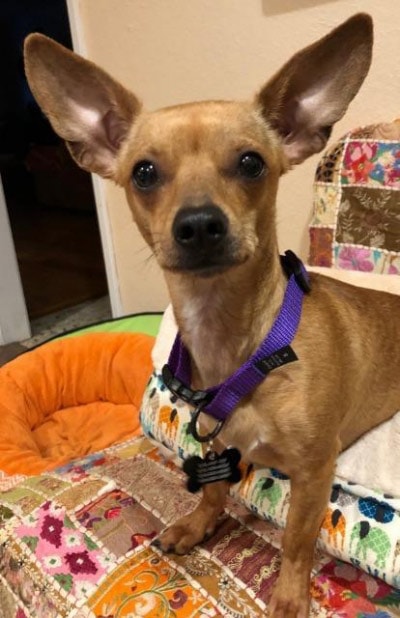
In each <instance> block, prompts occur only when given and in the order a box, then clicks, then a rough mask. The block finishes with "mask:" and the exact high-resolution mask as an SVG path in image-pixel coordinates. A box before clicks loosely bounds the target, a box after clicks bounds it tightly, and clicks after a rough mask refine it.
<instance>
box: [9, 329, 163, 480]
mask: <svg viewBox="0 0 400 618" xmlns="http://www.w3.org/2000/svg"><path fill="white" fill-rule="evenodd" d="M153 343H154V338H153V337H151V336H149V335H145V334H141V333H126V332H125V333H115V332H114V333H109V332H107V333H104V332H95V333H89V334H85V335H81V336H79V337H73V338H67V339H62V340H57V341H52V342H50V343H47V344H45V345H43V346H41V347H39V348H37V349H36V350H33V351H31V352H27V353H26V354H23V355H22V356H20V357H18V358H16V359H15V360H14V361H12V362H10V363H8V364H7V365H4V367H2V368H0V470H2V471H3V472H5V473H6V474H26V475H34V474H38V473H40V472H43V471H45V470H50V469H52V468H55V467H56V466H59V465H62V464H64V463H66V462H68V461H71V460H72V459H75V458H78V457H82V456H84V455H87V454H88V453H91V452H94V451H98V450H102V449H104V448H105V447H107V446H110V445H112V444H114V443H117V442H121V441H123V440H126V439H128V438H130V437H132V436H135V435H138V434H139V433H140V426H139V406H140V402H141V399H142V395H143V391H144V388H145V386H146V382H147V380H148V378H149V376H150V373H151V371H152V363H151V357H150V353H151V348H152V346H153Z"/></svg>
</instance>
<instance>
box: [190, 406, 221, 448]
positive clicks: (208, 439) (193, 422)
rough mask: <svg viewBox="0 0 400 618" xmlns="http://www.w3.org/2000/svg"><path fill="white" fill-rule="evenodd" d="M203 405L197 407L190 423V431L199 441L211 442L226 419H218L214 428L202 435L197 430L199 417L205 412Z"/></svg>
mask: <svg viewBox="0 0 400 618" xmlns="http://www.w3.org/2000/svg"><path fill="white" fill-rule="evenodd" d="M203 405H204V404H200V405H199V406H197V408H196V409H195V411H194V413H193V416H192V418H191V421H190V423H189V431H190V433H191V434H192V436H193V438H194V439H195V440H197V442H211V440H213V439H214V438H215V437H216V436H217V435H218V434H219V432H220V431H221V429H222V426H223V424H224V422H225V421H224V420H219V421H217V424H216V425H215V427H214V429H213V430H212V431H210V433H208V434H206V435H205V436H201V435H200V434H199V433H198V431H197V421H198V419H199V416H200V414H201V412H203Z"/></svg>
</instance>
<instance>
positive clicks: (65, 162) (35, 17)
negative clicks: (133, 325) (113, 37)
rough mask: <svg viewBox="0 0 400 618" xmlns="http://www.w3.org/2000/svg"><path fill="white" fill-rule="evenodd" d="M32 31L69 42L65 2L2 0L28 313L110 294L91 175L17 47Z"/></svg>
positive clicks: (0, 156)
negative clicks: (42, 105) (43, 104)
mask: <svg viewBox="0 0 400 618" xmlns="http://www.w3.org/2000/svg"><path fill="white" fill-rule="evenodd" d="M30 32H41V33H43V34H46V35H48V36H50V37H52V38H54V39H56V40H57V41H59V42H60V43H62V44H63V45H65V46H66V47H69V48H71V34H70V28H69V22H68V14H67V8H66V3H65V0H50V1H49V0H12V2H10V1H9V0H0V77H1V84H2V88H1V92H0V173H1V177H2V181H3V186H4V193H5V198H6V202H7V208H8V212H9V217H10V222H11V228H12V233H13V238H14V243H15V248H16V253H17V259H18V263H19V268H20V273H21V279H22V285H23V288H24V294H25V300H26V304H27V309H28V314H29V317H30V319H31V320H32V319H34V318H37V317H39V316H42V315H46V314H48V313H53V312H55V311H58V310H60V309H64V308H66V307H70V306H73V305H77V304H79V303H82V302H84V301H87V300H89V299H94V298H99V297H100V296H104V295H105V294H107V283H106V276H105V268H104V262H103V256H102V249H101V243H100V234H99V229H98V223H97V216H96V208H95V201H94V196H93V190H92V184H91V179H90V176H89V174H86V173H85V172H83V171H82V170H80V169H79V168H78V167H77V166H76V165H75V163H74V162H73V161H72V159H71V157H70V156H69V154H68V152H67V151H66V148H65V146H64V145H63V143H62V142H61V141H60V140H59V139H58V137H57V136H56V135H55V133H54V132H53V130H52V129H51V127H50V125H49V123H48V122H47V120H46V119H45V118H44V116H43V115H42V113H41V111H40V110H39V108H38V106H37V105H36V103H35V101H34V99H33V97H32V95H31V93H30V91H29V87H28V84H27V81H26V79H25V75H24V70H23V54H22V46H23V41H24V38H25V37H26V36H27V35H28V34H29V33H30Z"/></svg>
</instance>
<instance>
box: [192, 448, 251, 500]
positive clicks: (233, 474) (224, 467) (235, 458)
mask: <svg viewBox="0 0 400 618" xmlns="http://www.w3.org/2000/svg"><path fill="white" fill-rule="evenodd" d="M239 461H240V452H239V451H238V449H237V448H227V449H225V450H224V451H223V452H222V453H221V454H220V455H218V453H216V452H215V451H208V452H207V453H206V456H205V458H204V459H202V458H201V457H198V456H197V455H194V456H193V457H189V458H188V459H186V460H185V461H184V463H183V470H184V472H186V474H187V475H188V477H189V478H188V480H187V485H186V486H187V488H188V490H189V491H190V492H191V493H192V494H194V493H196V492H197V491H199V489H200V488H201V487H202V485H208V483H215V482H216V481H229V483H237V482H238V481H240V479H241V476H242V474H241V472H240V469H239V468H238V464H239Z"/></svg>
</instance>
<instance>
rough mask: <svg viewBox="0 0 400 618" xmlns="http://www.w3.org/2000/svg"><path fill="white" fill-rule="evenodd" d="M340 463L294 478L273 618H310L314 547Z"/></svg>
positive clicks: (271, 609) (272, 604) (271, 612)
mask: <svg viewBox="0 0 400 618" xmlns="http://www.w3.org/2000/svg"><path fill="white" fill-rule="evenodd" d="M335 460H336V452H335V454H334V456H332V457H331V458H330V459H329V461H326V462H324V463H323V464H322V465H321V466H320V467H317V466H313V469H312V470H307V469H306V470H304V469H303V470H301V473H299V474H296V475H292V476H291V498H290V507H289V513H288V519H287V523H286V528H285V532H284V536H283V546H282V564H281V570H280V574H279V578H278V581H277V583H276V585H275V588H274V590H273V593H272V597H271V600H270V604H269V614H268V615H269V616H270V617H271V618H308V615H309V604H310V600H309V591H310V573H311V568H312V564H313V558H314V545H315V540H316V537H317V534H318V530H319V528H320V526H321V522H322V520H323V517H324V513H325V510H326V507H327V503H328V499H329V494H330V490H331V482H332V476H333V471H334V465H335Z"/></svg>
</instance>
